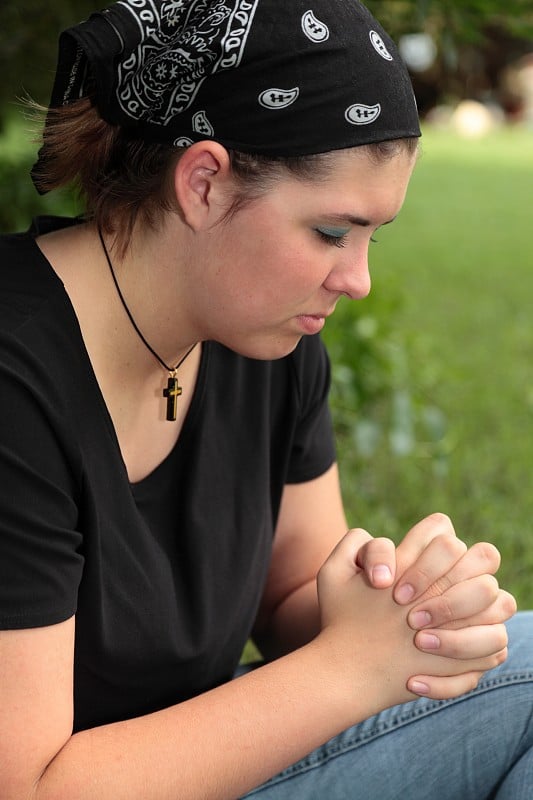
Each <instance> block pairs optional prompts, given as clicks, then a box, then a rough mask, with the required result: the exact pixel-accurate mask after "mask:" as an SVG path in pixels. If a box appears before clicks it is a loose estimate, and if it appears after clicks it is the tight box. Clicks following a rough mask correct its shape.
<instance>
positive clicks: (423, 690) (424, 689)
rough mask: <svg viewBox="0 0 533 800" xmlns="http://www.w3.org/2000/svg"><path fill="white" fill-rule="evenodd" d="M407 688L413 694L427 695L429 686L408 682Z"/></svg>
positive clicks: (420, 682) (419, 682)
mask: <svg viewBox="0 0 533 800" xmlns="http://www.w3.org/2000/svg"><path fill="white" fill-rule="evenodd" d="M407 688H408V689H409V691H410V692H412V693H413V694H429V686H428V685H427V683H422V681H409V683H408V685H407Z"/></svg>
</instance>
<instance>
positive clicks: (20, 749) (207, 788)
mask: <svg viewBox="0 0 533 800" xmlns="http://www.w3.org/2000/svg"><path fill="white" fill-rule="evenodd" d="M364 541H366V537H365V536H362V535H361V532H359V531H352V532H350V533H349V534H348V535H347V536H345V537H344V538H343V539H342V541H341V542H340V543H339V545H338V546H337V547H336V549H335V551H334V553H333V554H332V555H331V556H330V558H328V560H327V562H326V564H325V565H324V567H323V568H322V569H321V571H320V574H319V581H318V584H319V595H320V598H321V612H320V613H321V625H322V630H321V632H320V634H319V635H318V636H316V637H315V639H314V640H313V641H312V642H310V643H309V644H307V645H304V646H303V647H301V648H299V649H298V650H296V651H295V652H293V653H291V654H289V655H287V656H284V657H282V658H279V659H278V660H277V661H275V662H273V663H271V664H268V665H266V666H264V667H262V668H260V669H258V670H255V671H254V672H252V673H251V674H249V675H246V676H244V677H242V678H239V679H237V680H234V681H230V682H229V683H227V684H225V685H224V686H221V687H219V688H217V689H214V690H212V691H210V692H207V693H205V694H203V695H200V696H199V697H196V698H194V699H192V700H189V701H186V702H184V703H182V704H180V705H177V706H173V707H170V708H168V709H165V710H163V711H159V712H155V713H153V714H149V715H147V716H144V717H140V718H137V719H133V720H128V721H124V722H119V723H115V724H111V725H105V726H102V727H99V728H95V729H92V730H88V731H83V732H80V733H76V734H75V735H71V728H72V667H73V642H74V630H75V627H74V626H75V621H74V619H73V618H71V619H70V620H68V621H66V622H65V623H62V624H60V625H54V626H51V627H49V628H43V629H40V630H35V629H33V630H28V631H5V632H3V633H1V634H0V763H1V764H2V770H1V771H0V795H1V796H2V799H3V800H28V799H29V798H31V800H94V798H95V797H97V798H98V799H99V800H126V798H127V800H175V798H176V797H179V798H180V800H188V799H190V800H193V799H194V800H200V798H201V800H231V799H232V798H233V799H234V798H235V797H237V796H240V795H242V794H243V793H245V792H246V791H248V790H249V789H251V788H252V787H253V786H256V785H258V784H260V783H261V782H262V781H264V780H265V779H267V778H268V777H270V776H271V775H273V774H275V773H276V772H278V771H279V770H281V769H283V768H284V767H286V766H288V765H289V764H291V763H293V762H294V761H296V760H298V759H299V758H301V757H303V756H304V755H305V754H306V753H308V752H309V751H310V750H312V749H313V748H314V747H315V746H317V745H319V744H320V743H322V742H324V741H326V740H327V739H328V738H330V737H331V736H333V735H335V734H336V733H338V732H340V731H341V730H343V729H345V728H347V727H348V726H350V725H352V724H354V723H356V722H359V721H361V720H362V719H365V718H367V717H368V716H370V715H372V714H374V713H376V712H378V711H379V710H381V709H383V708H385V707H387V706H389V705H393V704H395V703H399V702H404V701H406V700H409V699H411V698H412V697H413V695H412V694H411V693H410V692H409V691H408V689H407V688H406V683H407V680H408V678H409V676H410V675H413V674H420V675H423V674H427V672H428V671H430V670H431V672H432V673H433V674H435V675H440V676H450V675H457V674H460V673H462V672H463V671H465V669H466V670H468V671H469V672H470V673H471V674H475V673H476V672H477V671H483V670H486V669H489V668H491V667H493V666H496V665H497V664H498V663H501V660H502V658H503V657H504V655H502V653H503V650H502V647H501V646H499V647H498V646H497V645H498V643H496V642H492V643H491V647H492V650H491V653H494V655H490V656H486V657H485V654H484V653H481V652H480V653H479V654H478V655H479V657H478V656H476V657H475V658H473V659H471V660H469V661H462V662H457V661H454V660H452V659H449V658H444V657H439V656H434V655H427V654H425V653H422V652H420V651H419V650H418V649H417V648H416V647H415V646H414V644H413V633H412V630H411V629H410V628H409V626H408V625H407V623H406V619H405V617H406V609H407V611H409V610H410V609H411V608H412V606H407V607H406V608H405V607H402V606H400V605H398V604H397V603H395V601H394V599H393V596H392V590H390V589H385V590H376V589H373V588H372V587H370V586H369V585H368V581H366V580H365V577H364V573H362V572H361V571H359V570H357V569H356V568H355V566H354V565H355V562H356V558H357V552H358V550H359V549H360V547H361V545H362V543H363V542H364ZM354 631H357V632H358V635H357V636H355V635H354ZM499 644H500V645H501V643H499ZM471 685H472V682H471V681H470V683H469V684H467V688H470V686H471ZM464 687H465V683H464V681H461V680H459V682H458V683H457V684H456V685H455V691H456V692H457V693H459V692H460V691H464ZM450 696H451V695H450ZM95 702H97V698H95Z"/></svg>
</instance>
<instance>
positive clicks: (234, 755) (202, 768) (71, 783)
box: [34, 640, 379, 800]
mask: <svg viewBox="0 0 533 800" xmlns="http://www.w3.org/2000/svg"><path fill="white" fill-rule="evenodd" d="M349 693H350V694H351V695H352V696H353V692H352V691H350V692H349ZM346 694H347V691H346V687H344V688H343V681H342V679H341V676H340V675H338V672H337V669H336V668H335V664H334V663H333V661H332V660H331V659H330V658H329V657H328V651H327V647H324V644H323V643H320V642H319V641H318V640H316V641H315V642H313V643H311V644H310V645H308V646H306V647H304V648H301V649H300V650H298V651H296V652H295V653H293V654H291V655H289V656H287V657H285V658H282V659H279V660H278V661H276V662H274V663H272V664H268V665H266V666H265V667H262V668H261V669H258V670H256V671H254V672H253V673H251V674H249V675H246V676H244V677H242V678H239V679H236V680H234V681H231V682H230V683H228V684H225V685H224V686H221V687H219V688H217V689H214V690H212V691H211V692H208V693H206V694H204V695H201V696H199V697H197V698H194V699H192V700H190V701H187V702H185V703H182V704H181V705H179V706H174V707H171V708H169V709H166V710H164V711H160V712H156V713H154V714H151V715H148V716H145V717H141V718H138V719H135V720H131V721H127V722H121V723H116V724H113V725H107V726H103V727H101V728H96V729H93V730H90V731H85V732H81V733H78V734H76V735H74V736H73V737H72V738H71V739H70V740H69V741H68V743H67V744H66V745H65V747H64V748H63V749H62V750H61V752H60V753H59V754H58V755H57V757H56V758H55V759H54V761H53V762H52V763H51V764H50V765H49V767H48V768H47V770H46V771H45V773H44V775H43V776H42V778H41V779H40V781H39V783H38V786H37V789H36V792H35V796H34V800H94V798H96V797H97V798H98V800H137V799H138V800H176V798H180V800H188V798H191V799H192V798H195V800H200V798H201V800H214V799H215V798H216V800H234V799H235V798H236V797H239V796H241V795H242V794H243V793H245V792H246V791H248V790H249V789H251V788H253V787H254V786H257V785H259V784H260V783H262V782H263V781H264V780H266V779H268V778H269V777H270V776H272V775H273V774H276V773H277V772H278V771H280V770H281V769H283V768H285V767H286V766H288V765H290V764H291V763H293V762H294V761H297V760H298V759H299V758H301V757H303V756H304V755H305V754H306V753H307V752H309V751H310V750H312V749H313V748H314V747H316V746H318V745H319V744H320V743H322V742H323V741H326V740H327V739H328V738H330V737H331V736H333V735H335V734H336V733H338V732H339V731H341V730H343V729H344V728H345V727H347V726H348V725H349V724H351V723H354V722H356V721H358V720H361V719H363V718H365V717H367V716H369V715H370V714H372V713H374V712H375V711H377V710H378V704H379V691H378V690H377V687H374V686H361V687H360V690H359V692H358V695H359V697H360V703H359V704H358V707H357V708H356V709H353V708H352V709H351V713H349V714H348V713H347V706H349V705H350V704H349V703H347V702H346Z"/></svg>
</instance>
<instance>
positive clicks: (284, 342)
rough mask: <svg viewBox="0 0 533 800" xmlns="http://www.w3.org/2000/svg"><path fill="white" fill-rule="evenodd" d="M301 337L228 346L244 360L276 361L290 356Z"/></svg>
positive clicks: (287, 337)
mask: <svg viewBox="0 0 533 800" xmlns="http://www.w3.org/2000/svg"><path fill="white" fill-rule="evenodd" d="M301 338H302V337H301V336H284V337H280V338H278V339H271V340H266V341H258V342H250V343H249V344H247V345H246V346H244V347H243V346H242V345H239V346H238V347H235V346H231V345H229V346H230V348H231V349H232V350H234V351H235V352H236V353H239V355H241V356H245V357H246V358H254V359H256V360H257V361H276V360H278V359H280V358H285V356H288V355H290V353H292V352H293V351H294V350H296V348H297V347H298V344H299V342H300V340H301Z"/></svg>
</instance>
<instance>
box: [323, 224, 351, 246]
mask: <svg viewBox="0 0 533 800" xmlns="http://www.w3.org/2000/svg"><path fill="white" fill-rule="evenodd" d="M315 232H316V233H317V234H318V235H319V236H320V238H321V239H322V241H323V242H325V243H326V244H329V245H334V246H335V247H346V245H347V243H348V233H349V230H341V229H339V230H336V229H334V228H315Z"/></svg>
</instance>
